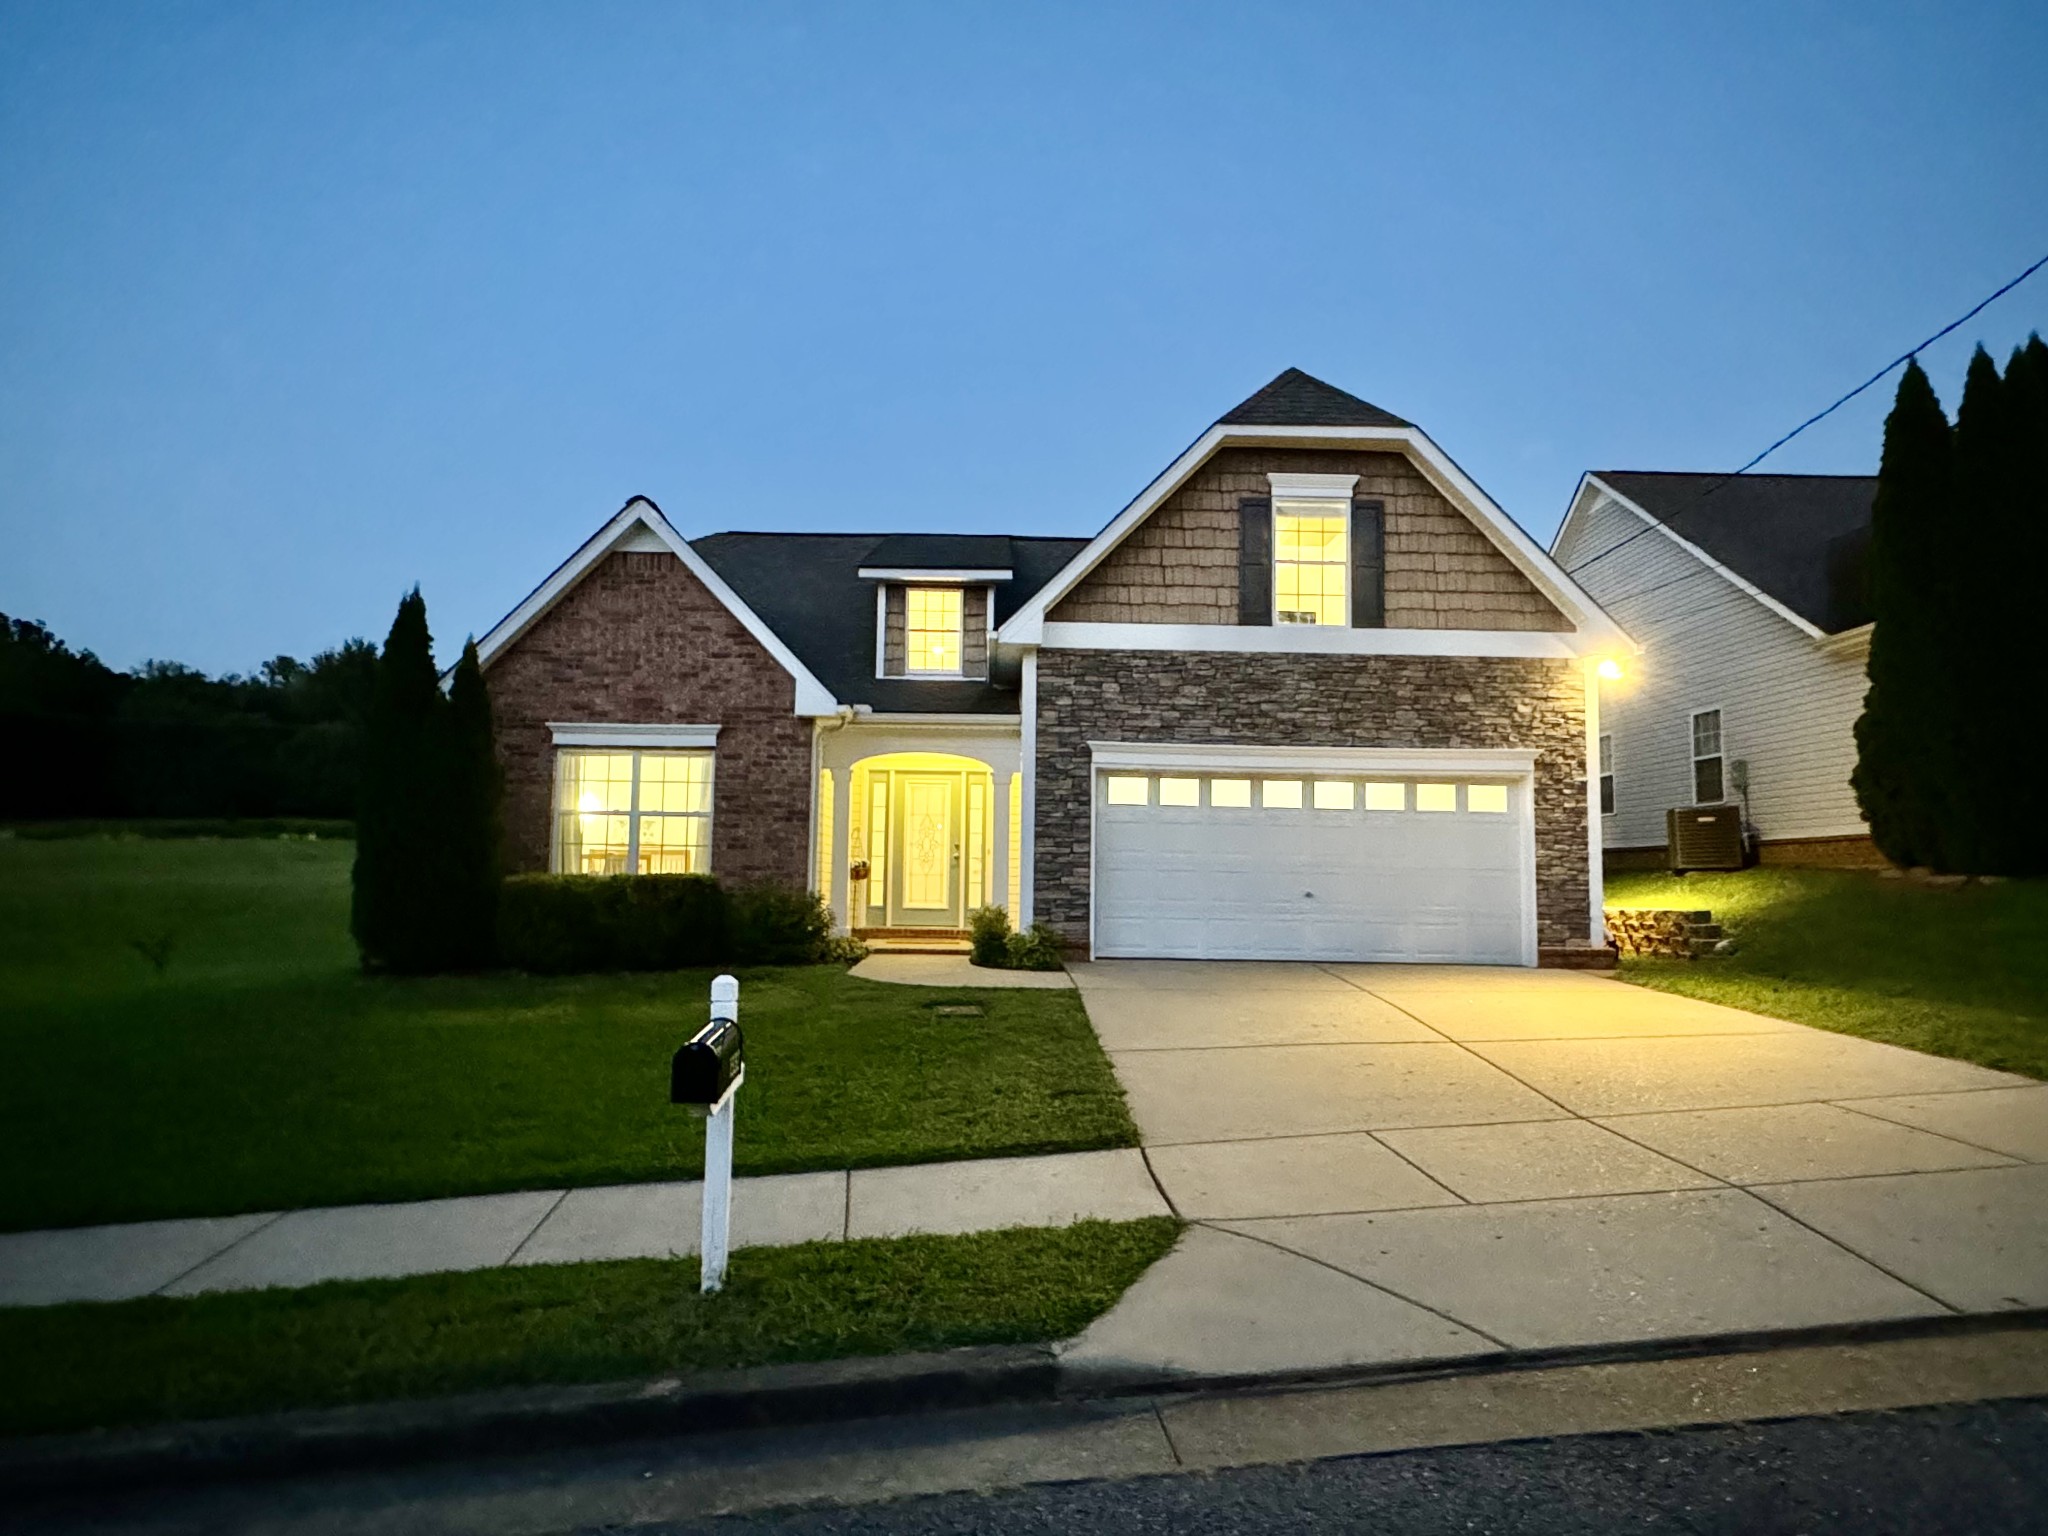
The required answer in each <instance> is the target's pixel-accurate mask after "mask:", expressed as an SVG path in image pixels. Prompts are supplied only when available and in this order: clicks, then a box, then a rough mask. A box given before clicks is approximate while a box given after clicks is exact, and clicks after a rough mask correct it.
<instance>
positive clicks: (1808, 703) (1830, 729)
mask: <svg viewBox="0 0 2048 1536" xmlns="http://www.w3.org/2000/svg"><path fill="white" fill-rule="evenodd" d="M1756 478H1757V479H1759V480H1767V481H1769V482H1771V484H1769V485H1766V486H1761V487H1750V486H1744V487H1742V491H1743V494H1742V495H1740V496H1729V497H1727V498H1726V499H1725V501H1723V500H1720V499H1717V498H1715V497H1713V496H1711V495H1710V496H1709V497H1707V498H1706V499H1702V498H1701V497H1700V494H1699V493H1700V491H1701V489H1702V487H1703V486H1705V485H1709V484H1711V483H1712V482H1713V479H1714V477H1709V476H1693V475H1670V476H1664V475H1656V476H1653V475H1644V474H1634V473H1630V474H1623V473H1609V474H1588V475H1586V476H1585V477H1584V478H1583V479H1582V480H1581V481H1580V484H1579V488H1578V491H1577V494H1576V495H1575V496H1574V497H1573V500H1572V504H1571V507H1570V510H1569V511H1568V512H1567V513H1566V516H1565V519H1564V522H1563V524H1562V525H1561V526H1560V527H1559V529H1558V533H1557V537H1556V539H1555V540H1554V541H1553V542H1552V546H1551V553H1552V554H1553V556H1555V558H1556V559H1557V561H1558V563H1559V564H1560V565H1561V566H1562V567H1563V568H1564V569H1565V570H1566V571H1568V572H1571V573H1573V575H1574V576H1575V578H1576V579H1577V580H1578V582H1579V583H1580V585H1581V586H1583V587H1584V588H1585V590H1586V591H1587V592H1589V593H1590V594H1591V595H1592V596H1593V598H1594V600H1595V601H1596V602H1598V603H1599V604H1600V605H1601V606H1602V607H1603V608H1605V609H1606V610H1607V611H1608V612H1609V613H1611V614H1612V615H1613V616H1614V617H1615V619H1616V620H1617V621H1618V622H1619V623H1620V624H1621V625H1622V626H1623V627H1624V628H1626V629H1627V630H1628V631H1629V633H1630V634H1632V635H1633V636H1635V638H1636V639H1637V640H1638V641H1639V642H1640V643H1641V644H1642V646H1643V653H1642V654H1641V655H1640V656H1639V657H1637V658H1636V659H1635V661H1634V662H1633V663H1632V664H1631V665H1630V667H1629V669H1628V673H1627V675H1626V676H1624V677H1623V678H1621V679H1619V680H1616V681H1605V682H1603V683H1602V684H1601V694H1600V722H1601V723H1600V730H1601V735H1602V737H1603V740H1602V741H1601V743H1600V749H1601V754H1602V757H1603V759H1604V761H1603V764H1602V768H1603V773H1604V774H1605V775H1606V776H1607V777H1606V779H1605V780H1604V782H1603V783H1602V786H1601V797H1602V803H1603V813H1602V815H1601V818H1600V819H1601V827H1602V843H1603V846H1604V847H1605V848H1606V849H1607V850H1608V851H1609V852H1610V853H1614V852H1617V851H1621V850H1650V849H1661V848H1662V847H1663V845H1664V842H1665V822H1664V815H1665V812H1666V811H1667V810H1669V809H1670V808H1672V807H1673V806H1683V805H1696V804H1713V803H1739V804H1741V805H1743V807H1744V809H1745V813H1746V817H1747V820H1748V822H1749V825H1750V828H1751V830H1752V835H1753V836H1755V837H1756V838H1758V839H1759V840H1760V842H1761V843H1762V845H1763V855H1764V857H1766V858H1785V859H1795V860H1796V859H1800V858H1802V857H1818V858H1825V859H1827V860H1828V861H1830V862H1832V861H1834V860H1836V859H1839V858H1848V859H1851V860H1855V861H1861V859H1863V858H1866V857H1870V856H1872V855H1871V854H1870V853H1869V851H1868V843H1867V839H1868V832H1869V829H1868V827H1867V826H1866V824H1865V823H1864V820H1863V817H1862V814H1861V812H1860V811H1859V810H1858V809H1857V805H1856V797H1855V794H1854V793H1853V791H1852V790H1851V789H1850V786H1849V775H1850V772H1851V770H1852V769H1853V768H1854V767H1855V763H1856V745H1855V740H1854V735H1853V732H1854V727H1855V723H1856V718H1857V716H1858V714H1859V713H1860V712H1861V710H1862V705H1863V694H1864V689H1865V687H1866V682H1865V678H1864V661H1865V658H1866V656H1867V654H1868V650H1869V636H1870V626H1869V625H1868V623H1862V622H1848V621H1849V620H1854V619H1859V618H1860V615H1859V614H1857V613H1856V611H1855V601H1854V598H1853V596H1848V597H1844V596H1842V595H1841V594H1840V593H1836V596H1835V598H1834V599H1832V600H1831V599H1830V598H1829V596H1828V594H1829V592H1830V591H1831V588H1839V587H1840V586H1841V585H1842V579H1841V576H1840V567H1841V566H1842V564H1843V562H1842V560H1841V558H1840V557H1841V555H1842V553H1843V551H1844V546H1845V542H1846V543H1847V545H1848V546H1849V549H1848V552H1849V553H1850V554H1852V555H1853V554H1854V553H1855V551H1856V549H1857V548H1860V544H1859V543H1858V541H1859V540H1860V539H1861V538H1863V537H1867V532H1859V530H1858V529H1857V527H1855V526H1854V518H1855V507H1856V504H1857V502H1858V500H1859V497H1860V500H1861V505H1862V525H1861V527H1862V529H1863V530H1866V531H1867V527H1868V494H1867V488H1868V487H1869V486H1870V482H1868V481H1866V480H1863V479H1862V478H1861V477H1858V478H1857V479H1856V480H1854V481H1850V480H1848V478H1847V477H1839V476H1827V477H1822V476H1769V477H1756ZM1819 481H1826V482H1829V484H1828V485H1827V486H1826V487H1825V490H1826V492H1827V494H1826V495H1825V496H1820V497H1819V500H1820V502H1821V503H1822V504H1823V505H1822V506H1821V508H1820V510H1819V511H1818V512H1814V511H1813V510H1812V508H1811V503H1812V502H1813V500H1814V497H1813V496H1812V495H1804V494H1803V493H1807V492H1809V491H1811V490H1812V487H1811V486H1809V485H1807V484H1802V483H1801V482H1819ZM1618 486H1625V487H1626V488H1627V489H1628V491H1629V492H1631V493H1633V494H1624V493H1623V490H1622V489H1620V488H1618ZM1845 490H1846V491H1847V492H1848V494H1847V495H1846V496H1845V495H1844V494H1842V493H1843V492H1844V491H1845ZM1646 502H1648V503H1651V505H1645V504H1644V503H1646ZM1802 508H1806V509H1807V510H1804V511H1802ZM1667 519H1668V520H1669V522H1670V524H1672V525H1673V526H1667V525H1666V520H1667ZM1845 524H1846V525H1848V526H1846V528H1845ZM1696 539H1697V540H1698V541H1699V542H1695V540H1696ZM1709 544H1712V545H1714V546H1716V548H1717V552H1718V553H1719V554H1720V555H1721V556H1722V557H1723V558H1717V557H1716V554H1714V553H1709V551H1708V548H1707V547H1706V546H1708V545H1709ZM1607 551H1611V553H1606V552H1607ZM1831 559H1832V561H1833V564H1834V566H1835V567H1836V569H1835V570H1834V571H1832V572H1831V570H1830V568H1829V567H1830V561H1831ZM1730 560H1740V561H1741V562H1742V564H1743V565H1744V566H1745V567H1747V568H1748V569H1749V570H1750V571H1751V572H1753V573H1754V574H1755V576H1756V577H1757V578H1760V580H1761V581H1763V582H1770V583H1771V584H1772V585H1773V586H1775V587H1777V588H1778V589H1779V591H1780V592H1782V593H1783V594H1784V595H1783V596H1782V597H1781V596H1779V595H1774V593H1773V592H1772V591H1770V590H1766V587H1765V586H1764V585H1762V584H1760V580H1758V579H1752V578H1751V576H1750V575H1745V574H1743V573H1742V571H1739V570H1738V569H1736V568H1735V567H1734V565H1732V564H1731V563H1729V561H1730ZM1794 570H1797V571H1798V572H1799V575H1798V577H1797V579H1794V577H1793V576H1792V575H1790V574H1788V573H1789V572H1791V571H1794ZM1787 599H1790V601H1788V600H1787ZM1794 603H1797V604H1799V606H1798V607H1795V606H1793V604H1794ZM1801 608H1804V609H1805V610H1806V611H1804V612H1802V611H1800V609H1801ZM1831 626H1832V627H1831ZM1717 759H1718V761H1717ZM1610 807H1611V808H1610ZM1834 840H1852V841H1850V842H1848V843H1845V844H1842V845H1839V846H1834V847H1830V846H1828V845H1829V844H1830V843H1832V842H1833V841H1834ZM1800 845H1805V846H1800Z"/></svg>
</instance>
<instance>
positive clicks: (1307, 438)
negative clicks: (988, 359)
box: [1000, 424, 1641, 654]
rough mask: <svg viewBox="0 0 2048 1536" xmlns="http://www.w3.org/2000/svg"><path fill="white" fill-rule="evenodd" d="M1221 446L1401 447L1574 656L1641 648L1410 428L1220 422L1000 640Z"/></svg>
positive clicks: (1029, 622) (1036, 626)
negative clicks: (1522, 585)
mask: <svg viewBox="0 0 2048 1536" xmlns="http://www.w3.org/2000/svg"><path fill="white" fill-rule="evenodd" d="M1227 444H1239V445H1265V446H1268V447H1301V446H1308V445H1324V446H1334V447H1344V448H1381V449H1388V450H1392V451H1395V452H1401V453H1405V454H1406V455H1407V456H1408V459H1409V461H1410V462H1411V463H1413V464H1414V465H1415V467H1416V468H1417V469H1418V470H1420V471H1421V472H1422V475H1423V478H1424V479H1426V480H1428V481H1430V482H1431V484H1432V485H1434V486H1435V488H1436V489H1437V490H1438V491H1439V492H1441V493H1442V494H1443V496H1444V498H1445V499H1446V500H1448V501H1449V502H1450V503H1451V504H1452V505H1453V506H1454V507H1456V508H1457V509H1458V510H1459V511H1461V512H1463V513H1464V514H1465V515H1466V517H1468V518H1470V519H1471V521H1472V523H1473V524H1474V526H1476V527H1477V528H1478V529H1479V530H1480V532H1482V533H1483V534H1485V535H1486V536H1487V537H1488V539H1489V540H1490V541H1491V542H1492V543H1493V545H1494V546H1495V547H1496V548H1497V549H1499V550H1500V552H1501V553H1502V554H1503V555H1505V556H1506V557H1507V558H1508V560H1509V561H1510V562H1511V563H1512V564H1513V565H1514V566H1515V567H1516V568H1517V569H1518V570H1520V571H1521V572H1522V574H1523V575H1525V576H1527V577H1528V578H1529V580H1530V582H1531V583H1533V584H1534V585H1535V587H1536V589H1537V590H1538V591H1539V592H1541V593H1543V595H1544V596H1545V597H1547V598H1549V599H1550V601H1551V602H1552V603H1553V604H1555V605H1556V607H1557V609H1558V611H1559V612H1561V613H1562V614H1563V615H1564V616H1565V618H1566V619H1567V620H1568V621H1569V622H1570V623H1571V624H1572V625H1573V626H1574V628H1575V629H1576V630H1577V634H1576V636H1575V637H1574V638H1575V639H1576V640H1577V641H1578V642H1579V643H1578V645H1577V646H1575V647H1574V651H1573V653H1574V654H1584V653H1585V652H1586V651H1587V650H1590V649H1592V648H1596V647H1597V648H1600V649H1605V650H1610V651H1611V650H1614V649H1616V648H1620V649H1623V650H1625V651H1627V652H1629V653H1631V654H1633V653H1634V652H1636V651H1639V650H1640V649H1641V647H1640V646H1638V645H1637V644H1636V643H1635V642H1634V641H1633V640H1631V639H1630V638H1629V636H1628V634H1627V633H1626V632H1625V631H1624V630H1623V629H1622V628H1621V626H1620V625H1618V624H1616V623H1615V622H1614V620H1613V619H1611V618H1609V617H1608V615H1607V614H1606V612H1605V611H1604V610H1603V609H1602V608H1601V607H1600V605H1599V604H1598V603H1596V602H1594V601H1593V599H1592V597H1591V596H1589V595H1588V594H1587V592H1586V591H1585V589H1584V588H1582V587H1580V586H1579V585H1578V584H1577V583H1576V582H1574V581H1573V580H1572V579H1571V578H1570V577H1569V576H1566V575H1565V574H1564V572H1563V571H1562V570H1561V569H1559V567H1558V565H1557V562H1556V561H1555V560H1553V559H1551V557H1550V556H1549V554H1548V553H1546V552H1545V551H1544V549H1543V548H1542V547H1541V546H1540V545H1538V544H1537V543H1536V542H1535V541H1534V540H1533V539H1531V538H1530V537H1529V535H1528V534H1526V533H1524V532H1523V531H1522V529H1521V527H1520V526H1519V525H1518V524H1517V523H1516V522H1515V521H1514V519H1513V518H1511V517H1509V516H1508V515H1507V513H1506V512H1504V511H1502V510H1501V508H1500V507H1499V506H1497V505H1496V504H1495V503H1494V501H1493V500H1492V498H1490V497H1489V496H1488V495H1487V494H1486V493H1485V492H1484V491H1482V490H1480V489H1479V487H1478V486H1477V485H1476V484H1474V483H1473V481H1472V480H1471V478H1470V477H1469V476H1467V475H1466V474H1465V472H1464V471H1463V470H1462V469H1460V468H1458V466H1457V464H1456V463H1455V462H1453V461H1452V459H1451V458H1450V456H1449V455H1448V454H1446V453H1445V452H1444V451H1443V450H1442V449H1441V448H1439V447H1437V445H1436V444H1435V443H1433V442H1431V441H1430V440H1429V437H1428V436H1427V435H1426V434H1425V433H1423V432H1422V431H1421V430H1420V429H1418V428H1415V427H1252V426H1246V427H1237V426H1223V425H1221V424H1219V425H1217V426H1213V427H1211V428H1210V429H1209V430H1208V431H1207V432H1204V433H1203V434H1202V435H1201V436H1200V437H1199V438H1197V439H1196V440H1195V441H1194V443H1193V444H1192V445H1190V446H1189V448H1188V449H1187V451H1186V452H1185V453H1183V454H1182V455H1181V456H1180V457H1179V458H1177V459H1175V460H1174V461H1173V463H1172V464H1170V465H1168V466H1167V467H1166V469H1165V470H1164V471H1163V472H1161V473H1160V475H1159V476H1158V477H1157V478H1156V479H1154V480H1153V481H1152V483H1151V484H1150V485H1148V486H1146V487H1145V489H1144V490H1142V491H1140V492H1139V493H1138V495H1137V497H1136V498H1135V499H1133V500H1132V501H1131V503H1130V504H1129V505H1128V506H1126V507H1125V508H1124V509H1123V511H1121V512H1119V513H1118V514H1117V515H1116V516H1115V518H1113V519H1112V520H1111V521H1110V524H1109V526H1108V527H1107V528H1105V529H1103V530H1102V532H1101V533H1099V534H1097V535H1096V536H1095V538H1094V539H1092V540H1090V541H1089V544H1088V546H1087V548H1085V549H1083V550H1082V551H1081V552H1080V553H1079V554H1077V555H1076V556H1074V558H1073V559H1072V560H1070V561H1068V562H1067V564H1066V565H1065V566H1064V567H1062V568H1061V570H1060V572H1059V574H1058V575H1056V576H1055V577H1053V579H1052V580H1051V581H1049V582H1047V583H1046V584H1045V585H1044V586H1043V587H1041V588H1039V590H1038V591H1037V592H1036V593H1035V594H1034V595H1033V596H1032V598H1031V600H1030V601H1029V602H1028V603H1026V604H1025V605H1024V606H1023V607H1021V608H1019V609H1018V610H1017V611H1016V612H1015V613H1014V614H1012V615H1011V616H1010V618H1009V620H1008V621H1007V622H1006V623H1004V624H1003V626H1002V628H1001V631H1000V634H1001V637H1002V639H1003V640H1004V641H1005V642H1007V643H1009V644H1013V645H1035V644H1037V643H1038V640H1039V636H1040V633H1041V631H1042V630H1043V629H1044V627H1045V622H1046V618H1045V616H1046V615H1047V614H1048V613H1050V612H1051V611H1052V610H1053V608H1054V607H1055V606H1057V604H1058V603H1059V602H1060V600H1061V599H1062V598H1064V597H1065V596H1066V595H1067V594H1068V593H1070V592H1072V591H1073V590H1074V588H1075V587H1077V586H1079V585H1080V583H1081V581H1082V579H1083V578H1084V577H1086V576H1087V575H1088V573H1089V572H1090V571H1092V570H1094V569H1095V567H1096V566H1097V565H1099V564H1101V563H1102V561H1103V559H1104V558H1105V557H1107V556H1108V554H1109V552H1110V551H1111V550H1113V549H1115V548H1116V547H1117V546H1118V545H1119V544H1121V543H1122V542H1123V541H1124V539H1125V538H1126V537H1128V536H1129V535H1130V533H1131V532H1132V530H1133V529H1135V528H1136V527H1137V526H1138V525H1139V524H1140V523H1142V522H1144V520H1145V519H1146V518H1147V517H1149V516H1151V515H1152V513H1153V512H1154V511H1155V510H1157V508H1158V507H1159V505H1160V504H1161V503H1162V502H1164V501H1165V500H1166V498H1167V497H1169V496H1171V495H1172V494H1173V493H1174V492H1175V491H1177V490H1179V489H1180V487H1181V486H1182V484H1184V483H1185V482H1186V481H1187V479H1188V477H1189V476H1191V475H1192V474H1194V472H1195V471H1196V470H1197V469H1199V468H1200V467H1201V466H1202V464H1203V463H1204V462H1205V461H1207V460H1208V458H1209V457H1210V456H1211V455H1212V454H1214V453H1215V452H1216V450H1217V449H1219V448H1221V447H1224V446H1225V445H1227Z"/></svg>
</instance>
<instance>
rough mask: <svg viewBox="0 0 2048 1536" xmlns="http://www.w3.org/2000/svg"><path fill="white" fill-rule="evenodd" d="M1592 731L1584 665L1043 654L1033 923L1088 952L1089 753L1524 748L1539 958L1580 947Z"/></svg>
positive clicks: (1586, 894) (1586, 895)
mask: <svg viewBox="0 0 2048 1536" xmlns="http://www.w3.org/2000/svg"><path fill="white" fill-rule="evenodd" d="M1585 731H1586V695H1585V680H1584V677H1583V675H1582V674H1581V672H1580V670H1579V667H1578V664H1577V663H1575V662H1571V661H1563V660H1556V661H1553V660H1529V659H1521V658H1498V657H1463V656H1283V655H1271V654H1256V653H1255V654H1249V655H1245V654H1237V653H1225V652H1217V651H1198V652H1177V651H1136V652H1133V651H1121V652H1119V651H1068V650H1042V651H1040V652H1039V653H1038V761H1037V771H1038V796H1037V804H1038V809H1037V850H1036V855H1035V861H1034V864H1033V886H1034V890H1035V893H1036V894H1035V896H1034V899H1033V906H1034V916H1035V917H1036V918H1037V919H1038V920H1039V921H1040V922H1043V923H1045V924H1046V925H1047V926H1049V927H1051V928H1052V929H1054V930H1055V931H1056V932H1058V933H1059V935H1060V937H1061V938H1062V939H1064V940H1065V941H1066V942H1067V943H1068V944H1070V945H1072V946H1074V947H1075V948H1077V949H1078V950H1081V951H1082V952H1085V951H1086V948H1087V944H1088V891H1089V857H1090V850H1089V829H1090V826H1091V824H1092V820H1093V818H1092V815H1091V804H1090V802H1091V797H1092V794H1093V787H1092V784H1091V782H1090V775H1091V771H1092V767H1093V763H1092V759H1091V757H1090V754H1089V748H1088V743H1089V742H1090V741H1119V742H1185V743H1197V744H1198V743H1229V744H1234V745H1239V746H1286V747H1407V748H1481V747H1515V748H1521V749H1524V750H1531V751H1534V752H1535V753H1536V779H1535V796H1534V800H1535V835H1536V935H1537V943H1538V945H1539V946H1540V947H1542V948H1544V949H1551V948H1556V947H1560V946H1564V945H1566V944H1570V943H1573V942H1583V940H1584V937H1585V933H1586V923H1587V916H1586V914H1587V911H1588V908H1589V906H1590V903H1591V891H1590V889H1589V887H1588V880H1587V867H1586V866H1587V850H1586V736H1585Z"/></svg>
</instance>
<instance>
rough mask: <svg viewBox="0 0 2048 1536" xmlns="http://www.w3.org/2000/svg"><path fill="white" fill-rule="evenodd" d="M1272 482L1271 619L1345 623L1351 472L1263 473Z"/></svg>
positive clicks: (1347, 612)
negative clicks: (1325, 473)
mask: <svg viewBox="0 0 2048 1536" xmlns="http://www.w3.org/2000/svg"><path fill="white" fill-rule="evenodd" d="M1266 479H1267V481H1268V482H1269V483H1270V484H1271V485H1272V487H1273V622H1274V623H1275V624H1336V625H1348V624H1350V623H1351V622H1352V615H1351V494H1352V491H1353V489H1354V488H1355V487H1356V486H1357V484H1358V476H1356V475H1285V474H1271V475H1268V476H1267V477H1266Z"/></svg>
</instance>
